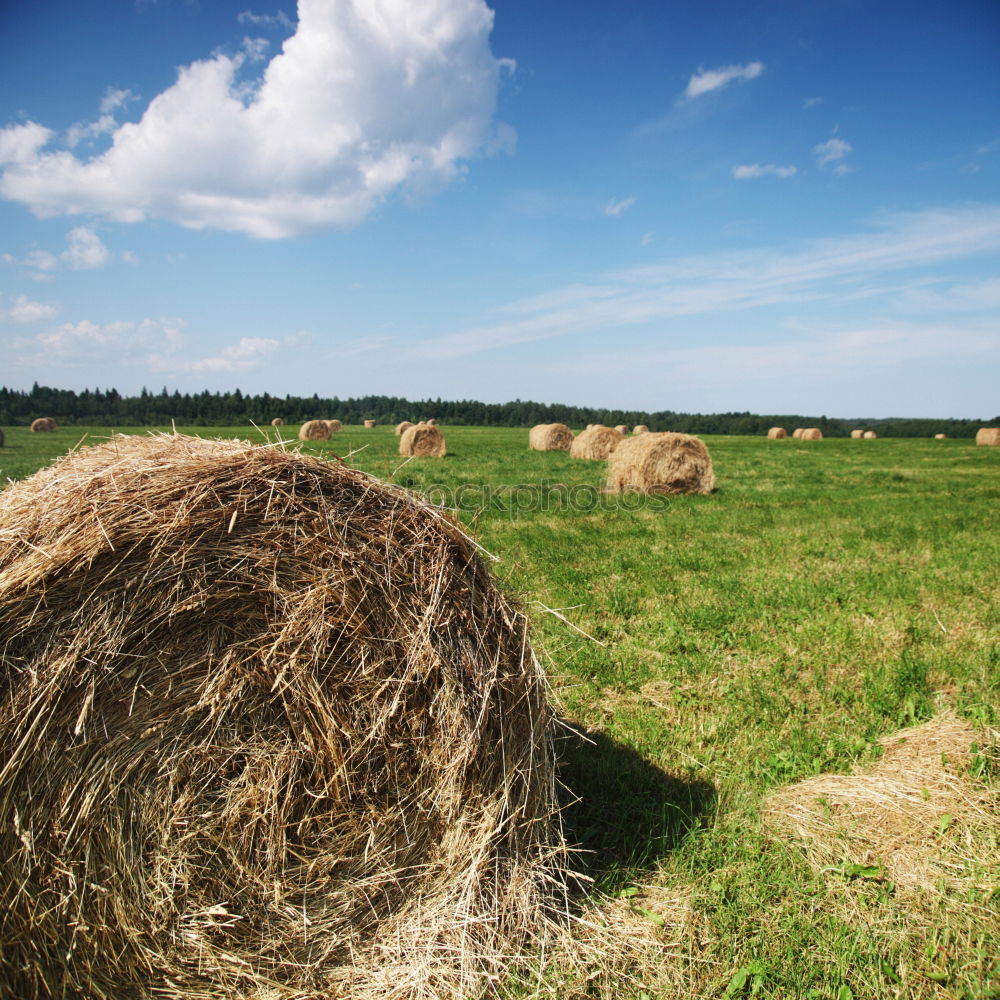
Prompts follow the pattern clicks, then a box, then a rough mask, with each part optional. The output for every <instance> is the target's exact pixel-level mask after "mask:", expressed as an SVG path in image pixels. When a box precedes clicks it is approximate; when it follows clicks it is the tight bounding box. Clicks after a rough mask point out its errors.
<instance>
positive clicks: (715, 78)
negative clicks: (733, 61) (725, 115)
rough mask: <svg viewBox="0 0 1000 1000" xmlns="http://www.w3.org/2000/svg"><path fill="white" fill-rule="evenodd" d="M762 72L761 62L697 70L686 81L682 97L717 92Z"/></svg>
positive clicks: (762, 65)
mask: <svg viewBox="0 0 1000 1000" xmlns="http://www.w3.org/2000/svg"><path fill="white" fill-rule="evenodd" d="M763 72H764V64H763V63H762V62H752V63H747V64H746V65H745V66H722V67H720V68H719V69H699V70H698V72H697V73H694V74H692V76H691V79H690V80H688V85H687V89H686V90H685V91H684V96H685V97H687V98H694V97H700V96H701V95H702V94H707V93H709V92H710V91H713V90H719V89H721V88H722V87H725V86H726V85H727V84H729V83H732V82H733V80H753V79H754V78H755V77H758V76H760V74H761V73H763Z"/></svg>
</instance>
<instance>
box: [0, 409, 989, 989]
mask: <svg viewBox="0 0 1000 1000" xmlns="http://www.w3.org/2000/svg"><path fill="white" fill-rule="evenodd" d="M164 429H166V430H169V428H164ZM177 429H178V431H181V432H186V433H198V434H201V435H203V436H222V437H234V436H239V437H244V438H247V439H248V440H251V441H262V440H264V439H265V438H267V439H270V440H274V439H275V437H276V432H275V431H273V430H272V429H271V428H266V429H264V430H261V431H258V430H257V429H255V428H252V427H251V428H246V427H242V428H232V427H230V428H197V429H195V428H183V427H178V428H177ZM442 429H443V431H444V433H445V435H446V438H447V443H448V456H447V457H446V458H444V459H410V460H407V459H403V458H400V456H399V455H398V452H397V446H398V438H396V437H395V435H394V434H393V431H392V428H391V427H377V428H375V429H373V430H365V429H363V428H358V427H347V428H345V430H344V431H342V432H341V433H339V434H335V435H334V436H333V437H332V438H331V439H330V440H329V441H320V442H307V443H304V444H302V445H301V447H302V448H303V450H304V451H306V452H309V453H312V454H316V455H319V456H322V457H327V458H334V457H337V458H340V459H343V460H344V461H346V462H347V463H348V464H350V465H352V466H354V467H357V468H360V469H362V470H364V471H367V472H370V473H372V474H374V475H376V476H379V477H380V478H383V479H388V480H391V481H393V482H395V483H398V484H400V485H403V486H405V487H407V488H409V489H412V490H414V491H416V492H417V493H419V494H422V495H424V496H426V497H427V498H428V499H429V500H431V501H432V502H437V503H442V504H444V505H446V506H449V507H453V508H456V509H457V511H458V516H459V517H460V518H461V520H462V521H463V523H464V524H466V525H467V526H468V528H469V530H470V532H471V533H472V534H473V536H474V537H475V538H476V540H477V541H478V542H479V544H480V545H481V546H482V547H483V548H484V549H485V550H486V551H487V552H488V553H489V554H490V555H491V556H492V557H493V558H495V560H496V561H495V563H494V572H495V573H496V574H497V575H498V577H499V578H500V579H501V580H502V581H503V584H504V586H505V588H506V589H507V591H508V592H510V593H512V594H514V595H516V596H518V597H519V598H520V599H521V601H522V602H523V603H524V605H525V606H526V607H527V608H528V610H529V613H530V615H531V618H532V622H533V628H534V641H535V648H536V651H537V653H538V655H539V657H540V659H541V661H542V663H543V665H544V667H545V670H546V672H547V675H548V677H549V681H550V684H551V687H552V691H553V698H554V700H555V703H556V705H557V706H558V711H559V714H560V718H561V719H562V721H563V723H564V725H563V727H562V734H561V736H560V739H559V744H560V754H561V759H562V761H563V764H562V772H561V778H562V781H563V782H564V783H565V785H566V787H567V789H569V790H570V792H571V793H572V794H569V793H567V795H566V802H567V805H566V808H565V810H564V814H563V819H564V825H565V829H566V835H567V837H568V838H569V839H570V840H571V841H572V842H573V843H574V844H577V845H579V848H580V851H579V853H578V854H577V855H576V857H575V862H574V863H575V865H576V867H577V868H578V869H579V870H580V871H581V872H582V873H583V874H584V875H585V877H586V878H588V879H591V880H593V881H592V883H589V884H590V885H591V888H590V889H588V890H586V891H587V892H588V893H590V894H591V895H592V897H593V899H594V900H595V901H594V902H591V903H581V904H580V905H581V907H584V909H585V912H586V913H587V914H588V917H587V920H588V921H589V922H590V923H592V924H593V925H594V927H595V928H598V931H596V932H595V933H596V939H595V940H597V942H598V943H597V944H596V945H595V944H594V943H593V942H591V943H590V945H589V951H588V949H587V947H585V944H586V943H585V942H583V943H581V950H580V954H577V955H571V954H570V952H571V951H572V949H571V948H569V947H566V948H564V949H563V952H564V953H560V952H559V949H557V950H556V954H555V955H554V957H553V960H552V961H551V962H550V963H549V965H548V966H547V968H546V970H545V971H544V972H543V973H541V974H540V978H539V979H538V981H536V982H534V983H531V984H525V983H523V982H520V983H511V984H505V985H503V986H502V989H503V990H504V991H505V992H506V993H508V994H510V995H511V996H517V997H527V996H531V995H537V994H542V995H546V996H553V997H559V998H562V1000H569V998H571V997H572V998H576V997H588V996H607V997H623V998H628V997H634V998H636V1000H640V998H644V997H645V998H647V1000H652V998H656V997H702V996H704V997H724V998H735V997H744V996H746V997H749V996H757V997H788V998H791V997H803V998H816V1000H819V998H829V1000H852V998H854V997H858V998H860V997H872V998H875V997H878V998H881V997H949V998H967V1000H973V998H975V1000H986V998H996V997H1000V860H998V858H1000V849H998V832H1000V831H998V825H997V822H996V817H997V815H998V814H1000V810H998V801H997V790H998V778H1000V771H998V766H997V761H998V749H997V745H996V741H997V730H998V729H1000V646H998V638H997V637H998V635H1000V628H998V625H1000V620H998V619H1000V615H998V611H997V596H998V567H1000V532H998V531H997V527H996V511H997V509H998V507H997V502H998V500H1000V448H988V447H978V448H977V447H975V446H974V445H973V443H972V442H971V441H970V440H967V439H966V440H945V441H934V440H922V439H908V440H902V439H898V440H892V439H879V440H875V441H855V440H843V439H837V440H833V439H828V440H825V441H821V442H800V441H796V440H791V439H787V440H784V441H770V440H767V439H766V438H763V437H759V438H757V437H755V438H748V437H725V436H706V437H705V438H704V440H705V441H706V443H707V445H708V447H709V450H710V452H711V455H712V459H713V462H714V464H715V472H716V477H717V481H718V489H717V491H716V492H715V493H714V494H713V495H712V496H709V497H673V498H661V497H637V496H625V497H614V496H607V495H605V494H603V493H602V492H601V485H602V481H603V474H604V463H603V462H580V461H574V460H571V459H570V458H569V457H568V455H566V454H565V453H563V452H545V453H539V452H530V451H528V450H527V430H523V429H511V428H497V429H485V428H471V427H443V428H442ZM281 430H282V431H283V432H284V436H285V438H286V439H289V447H299V446H300V442H298V441H295V440H292V439H294V434H295V431H296V430H297V428H296V427H285V428H281ZM5 433H6V445H5V447H4V448H2V449H0V476H2V477H3V480H4V481H6V479H8V478H11V479H18V478H22V477H24V476H26V475H29V474H30V473H31V472H33V471H35V470H36V469H37V468H40V467H42V466H43V465H46V464H48V462H50V461H51V460H52V459H54V458H55V457H57V456H58V455H60V454H62V453H64V452H65V451H67V450H68V449H69V448H71V447H73V446H75V445H77V444H79V443H81V442H83V443H91V442H96V441H98V440H101V439H103V438H104V437H106V436H107V435H108V433H110V428H100V427H95V428H80V427H74V428H71V429H61V430H59V431H56V432H55V433H51V434H30V433H29V432H28V431H27V429H26V428H12V429H9V430H6V431H5ZM932 719H938V720H941V719H945V720H957V721H958V722H964V723H966V724H968V725H969V726H971V727H973V728H974V729H975V730H976V735H975V738H974V740H973V741H970V742H969V745H968V746H967V747H966V750H967V753H963V754H961V755H958V756H957V757H956V758H955V759H953V760H945V759H941V760H932V761H930V762H929V764H930V765H934V766H937V767H938V768H940V767H942V766H951V767H952V770H953V771H954V770H955V767H956V765H957V767H958V771H957V772H956V773H957V774H958V777H957V778H956V779H955V780H956V781H957V780H959V779H961V781H963V782H964V783H965V784H963V785H962V788H963V789H966V791H967V793H968V795H969V796H971V797H973V798H975V800H976V802H978V803H980V805H981V804H982V803H987V804H988V806H989V808H988V809H987V815H988V816H989V817H992V822H990V821H989V820H988V821H986V822H973V820H972V819H970V818H968V817H966V815H965V814H964V813H962V812H960V811H958V810H957V809H956V808H954V807H951V806H949V807H948V811H944V810H941V811H939V812H937V813H934V809H933V807H934V802H933V793H934V788H933V787H932V786H931V785H930V783H929V784H928V787H927V788H924V789H923V791H924V792H925V793H926V796H925V798H926V799H927V800H928V801H929V803H930V804H929V807H928V808H929V809H930V811H931V813H933V820H932V821H931V822H930V823H929V825H928V829H927V830H926V831H924V832H923V835H922V837H923V839H919V842H918V843H915V844H914V845H913V846H914V850H916V851H918V852H925V853H934V852H937V853H939V854H940V855H941V856H942V858H944V861H943V862H942V863H943V864H944V866H945V868H947V869H948V875H947V877H943V876H940V877H936V878H935V879H933V880H930V881H929V882H928V883H927V884H926V885H920V884H917V885H909V884H905V880H903V879H901V878H899V877H895V876H894V874H893V870H892V867H891V864H890V863H889V862H888V860H887V859H884V858H882V857H869V856H860V855H859V854H858V850H859V848H858V844H859V843H860V842H861V841H860V840H859V839H858V838H854V839H852V838H850V837H848V836H846V835H845V836H843V837H842V838H841V841H840V845H841V846H840V847H838V846H837V844H836V843H834V846H833V847H832V848H829V849H828V851H827V855H828V856H827V857H826V859H825V860H826V863H823V864H818V863H816V856H817V854H816V852H815V851H811V850H810V847H809V845H808V844H806V843H803V842H802V838H801V837H798V836H796V835H794V834H793V833H792V832H789V830H788V829H787V828H784V827H781V825H780V824H778V823H776V822H775V821H774V820H773V819H769V818H768V816H769V813H768V802H769V797H770V796H772V795H773V794H774V793H775V792H777V791H778V790H780V789H786V788H788V787H789V786H791V785H793V784H794V783H796V782H799V781H802V780H804V779H808V778H811V777H815V776H818V775H821V774H839V775H850V774H851V773H852V772H859V773H869V772H871V770H872V769H874V768H876V767H877V766H878V763H879V761H880V759H881V757H882V756H883V753H884V744H883V743H882V742H880V741H881V740H882V739H883V738H884V737H887V736H889V735H890V734H893V733H895V732H898V731H900V730H904V729H907V728H909V727H915V726H919V725H921V724H923V723H926V722H928V721H929V720H932ZM937 756H938V757H940V756H941V754H940V753H938V754H937ZM953 756H954V755H953ZM959 772H960V773H959ZM824 805H825V807H826V808H827V809H828V811H830V810H831V808H832V807H831V806H830V804H829V803H828V802H827V803H825V804H824V803H823V802H821V803H820V806H824ZM990 809H991V810H992V811H990ZM971 815H972V814H971V813H970V816H971ZM908 837H909V839H910V840H911V841H912V840H913V835H912V832H911V833H910V834H909V835H908ZM897 846H898V845H897ZM903 846H905V845H903ZM831 852H832V853H831ZM949 866H950V867H949ZM935 870H937V869H935ZM918 881H919V880H918ZM615 928H618V929H619V930H620V933H619V934H618V937H617V938H616V937H615V936H614V934H613V933H612V932H613V931H615ZM605 932H606V933H605ZM602 934H604V936H603V937H602ZM619 939H620V940H619ZM615 941H618V942H619V944H620V945H621V947H620V949H619V950H618V951H615V948H616V947H617V945H615V944H614V942H615ZM601 942H603V944H602V943H601ZM585 952H586V954H584V953H585ZM581 955H583V957H581Z"/></svg>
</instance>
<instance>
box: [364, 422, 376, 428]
mask: <svg viewBox="0 0 1000 1000" xmlns="http://www.w3.org/2000/svg"><path fill="white" fill-rule="evenodd" d="M374 426H375V421H374V420H366V421H365V427H367V428H369V429H371V428H372V427H374Z"/></svg>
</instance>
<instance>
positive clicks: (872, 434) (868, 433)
mask: <svg viewBox="0 0 1000 1000" xmlns="http://www.w3.org/2000/svg"><path fill="white" fill-rule="evenodd" d="M877 437H878V435H877V434H876V433H875V432H874V431H865V440H866V441H874V440H875V438H877Z"/></svg>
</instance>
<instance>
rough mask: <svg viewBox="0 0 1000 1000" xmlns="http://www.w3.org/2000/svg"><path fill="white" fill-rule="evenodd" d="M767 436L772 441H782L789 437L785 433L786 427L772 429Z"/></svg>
mask: <svg viewBox="0 0 1000 1000" xmlns="http://www.w3.org/2000/svg"><path fill="white" fill-rule="evenodd" d="M767 436H768V437H769V438H771V440H772V441H780V440H781V439H782V438H786V437H788V434H787V433H786V432H785V428H784V427H772V428H771V429H770V430H769V431H768V432H767Z"/></svg>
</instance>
